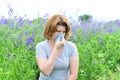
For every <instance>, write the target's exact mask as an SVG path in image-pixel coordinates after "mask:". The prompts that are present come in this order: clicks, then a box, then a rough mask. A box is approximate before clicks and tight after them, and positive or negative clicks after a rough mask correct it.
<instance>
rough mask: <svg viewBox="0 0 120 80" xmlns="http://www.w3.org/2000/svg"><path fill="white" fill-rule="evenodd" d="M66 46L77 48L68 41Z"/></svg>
mask: <svg viewBox="0 0 120 80" xmlns="http://www.w3.org/2000/svg"><path fill="white" fill-rule="evenodd" d="M66 46H68V47H76V44H75V43H73V42H71V41H66Z"/></svg>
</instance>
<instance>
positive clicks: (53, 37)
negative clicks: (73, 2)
mask: <svg viewBox="0 0 120 80" xmlns="http://www.w3.org/2000/svg"><path fill="white" fill-rule="evenodd" d="M57 33H63V34H65V33H66V27H65V26H61V25H58V26H57V31H56V32H55V33H53V34H52V37H51V38H52V40H55V38H56V34H57Z"/></svg>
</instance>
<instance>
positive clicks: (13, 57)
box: [0, 8, 120, 80]
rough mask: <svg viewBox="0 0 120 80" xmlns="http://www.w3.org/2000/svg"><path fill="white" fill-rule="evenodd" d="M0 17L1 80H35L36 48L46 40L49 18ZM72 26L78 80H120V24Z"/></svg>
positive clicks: (89, 22) (94, 22)
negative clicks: (77, 64) (76, 49)
mask: <svg viewBox="0 0 120 80" xmlns="http://www.w3.org/2000/svg"><path fill="white" fill-rule="evenodd" d="M12 13H13V9H12V8H9V11H8V14H9V16H10V17H9V18H5V17H4V16H0V80H37V78H38V76H39V72H40V71H39V69H38V66H37V63H36V59H35V54H36V52H35V48H36V44H37V43H38V42H40V41H43V40H45V38H44V37H43V30H44V27H45V23H46V20H47V19H48V16H49V15H48V14H46V15H45V16H44V18H41V17H39V16H38V18H37V19H34V20H29V19H25V18H24V17H22V16H13V15H12ZM68 19H69V21H70V22H71V32H72V36H71V38H70V39H69V40H70V41H72V42H74V43H75V44H76V45H77V48H78V51H79V59H80V65H79V73H78V79H77V80H120V31H119V30H120V20H114V21H101V22H99V21H97V20H93V19H91V18H90V19H88V20H87V21H85V20H81V19H78V20H74V19H73V18H71V17H69V18H68Z"/></svg>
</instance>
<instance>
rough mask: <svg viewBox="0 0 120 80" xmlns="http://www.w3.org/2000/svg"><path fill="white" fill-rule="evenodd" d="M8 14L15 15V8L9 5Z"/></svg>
mask: <svg viewBox="0 0 120 80" xmlns="http://www.w3.org/2000/svg"><path fill="white" fill-rule="evenodd" d="M8 9H9V10H8V14H9V15H10V16H12V15H13V8H11V7H9V6H8Z"/></svg>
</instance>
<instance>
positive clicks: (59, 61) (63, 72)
mask: <svg viewBox="0 0 120 80" xmlns="http://www.w3.org/2000/svg"><path fill="white" fill-rule="evenodd" d="M51 52H52V50H51V48H50V46H49V44H48V40H45V41H42V42H39V43H38V44H37V45H36V57H37V58H46V59H48V58H49V56H50V55H51ZM74 56H78V50H77V48H76V45H75V44H74V43H72V42H70V41H66V43H65V46H64V49H63V52H62V54H61V55H60V56H57V58H56V63H55V66H54V69H53V71H52V72H51V74H50V75H49V76H48V77H47V76H45V75H44V74H43V73H42V72H41V73H40V76H39V80H67V78H68V76H69V75H70V58H71V57H74Z"/></svg>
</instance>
